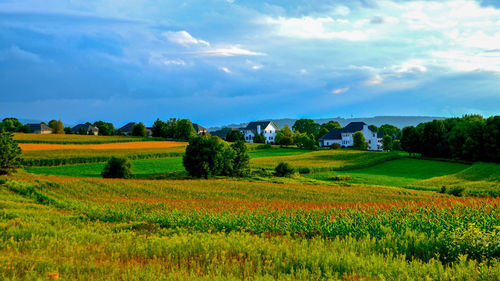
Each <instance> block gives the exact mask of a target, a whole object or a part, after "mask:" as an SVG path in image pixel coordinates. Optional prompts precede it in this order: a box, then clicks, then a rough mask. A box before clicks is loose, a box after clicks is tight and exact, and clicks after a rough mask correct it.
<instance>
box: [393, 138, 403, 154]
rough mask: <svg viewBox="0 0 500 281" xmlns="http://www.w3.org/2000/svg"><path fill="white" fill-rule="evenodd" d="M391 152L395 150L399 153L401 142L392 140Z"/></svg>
mask: <svg viewBox="0 0 500 281" xmlns="http://www.w3.org/2000/svg"><path fill="white" fill-rule="evenodd" d="M392 150H396V151H401V150H403V149H402V148H401V141H400V140H394V141H393V142H392Z"/></svg>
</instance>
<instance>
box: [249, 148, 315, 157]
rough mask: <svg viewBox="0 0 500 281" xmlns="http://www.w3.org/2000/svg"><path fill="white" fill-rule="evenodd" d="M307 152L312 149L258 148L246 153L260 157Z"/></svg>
mask: <svg viewBox="0 0 500 281" xmlns="http://www.w3.org/2000/svg"><path fill="white" fill-rule="evenodd" d="M309 152H312V151H311V150H304V149H298V148H269V149H259V150H254V151H250V152H248V155H250V158H260V157H273V156H289V155H299V154H304V153H309Z"/></svg>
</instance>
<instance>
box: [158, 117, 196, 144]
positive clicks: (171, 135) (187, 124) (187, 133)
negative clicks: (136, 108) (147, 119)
mask: <svg viewBox="0 0 500 281" xmlns="http://www.w3.org/2000/svg"><path fill="white" fill-rule="evenodd" d="M151 131H152V133H153V137H160V138H167V139H178V140H186V141H187V140H189V139H190V138H192V137H194V136H196V131H195V129H194V127H193V123H191V121H190V120H189V119H177V118H170V119H169V120H167V121H162V120H160V119H159V118H158V119H156V121H155V122H154V124H153V127H152V128H151Z"/></svg>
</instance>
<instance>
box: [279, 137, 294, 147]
mask: <svg viewBox="0 0 500 281" xmlns="http://www.w3.org/2000/svg"><path fill="white" fill-rule="evenodd" d="M278 144H279V145H283V146H287V145H292V144H293V138H292V137H290V136H282V137H281V139H280V140H279V143H278Z"/></svg>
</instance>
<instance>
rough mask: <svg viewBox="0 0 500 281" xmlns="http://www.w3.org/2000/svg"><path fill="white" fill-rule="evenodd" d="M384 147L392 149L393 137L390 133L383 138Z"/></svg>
mask: <svg viewBox="0 0 500 281" xmlns="http://www.w3.org/2000/svg"><path fill="white" fill-rule="evenodd" d="M382 149H383V150H385V151H390V150H392V137H391V136H389V135H385V136H384V137H383V138H382Z"/></svg>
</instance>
